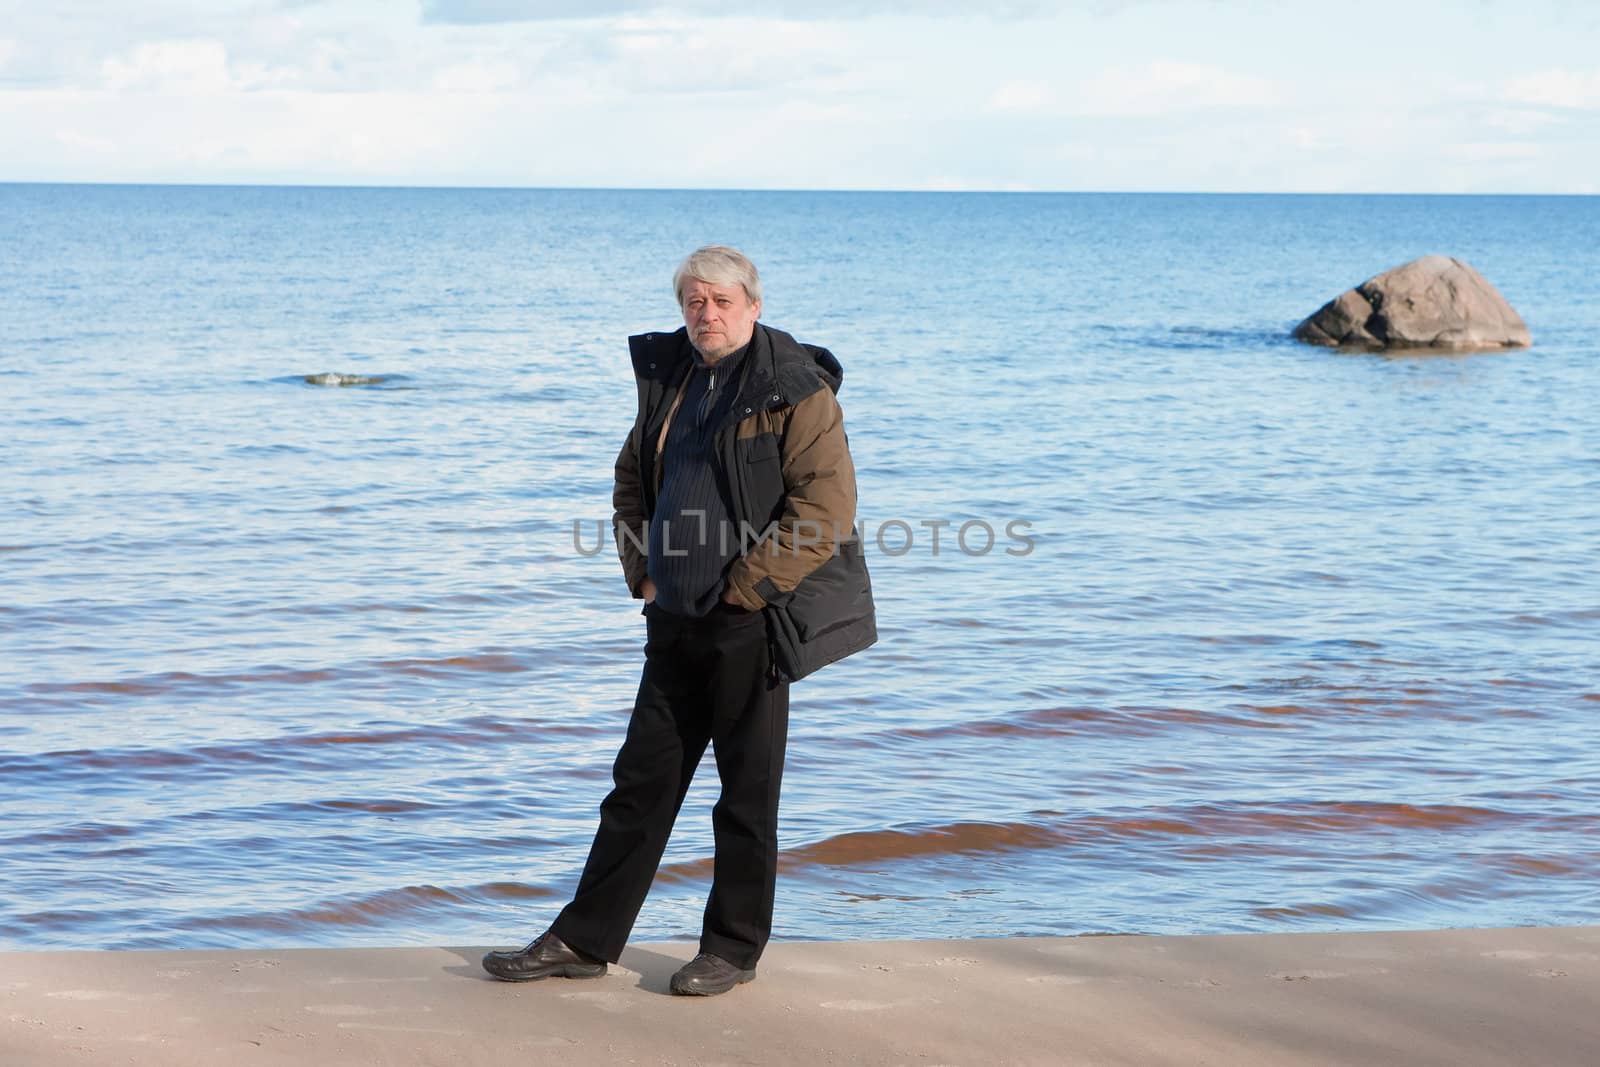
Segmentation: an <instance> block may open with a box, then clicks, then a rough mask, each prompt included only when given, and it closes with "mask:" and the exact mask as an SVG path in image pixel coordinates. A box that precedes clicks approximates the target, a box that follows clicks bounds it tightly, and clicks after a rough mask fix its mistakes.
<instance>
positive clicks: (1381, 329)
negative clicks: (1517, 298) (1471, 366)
mask: <svg viewBox="0 0 1600 1067" xmlns="http://www.w3.org/2000/svg"><path fill="white" fill-rule="evenodd" d="M1294 336H1295V338H1296V339H1297V340H1300V341H1305V342H1307V343H1308V344H1313V345H1338V346H1341V347H1345V346H1348V347H1353V348H1367V349H1393V348H1411V349H1417V348H1433V349H1441V350H1444V351H1449V352H1475V351H1483V350H1485V349H1494V348H1527V347H1528V346H1529V345H1531V344H1532V343H1533V338H1532V337H1530V336H1529V335H1528V327H1527V325H1526V324H1525V323H1524V322H1523V321H1522V316H1521V315H1518V314H1517V313H1516V311H1515V310H1513V309H1512V307H1511V305H1510V304H1508V303H1506V298H1505V297H1503V296H1501V295H1500V293H1499V291H1498V290H1496V289H1495V287H1494V286H1492V285H1490V284H1489V283H1488V282H1487V281H1485V280H1484V277H1483V275H1481V274H1479V273H1478V272H1477V271H1475V270H1473V269H1472V268H1471V267H1470V266H1468V265H1467V264H1465V263H1463V262H1461V261H1460V260H1459V259H1452V258H1451V257H1449V256H1423V257H1422V258H1421V259H1414V260H1412V261H1411V262H1410V263H1407V264H1405V265H1404V266H1400V267H1396V268H1394V269H1393V270H1388V271H1384V272H1383V273H1382V274H1380V275H1378V276H1377V277H1376V278H1369V279H1368V280H1367V281H1364V282H1362V283H1361V284H1360V285H1358V286H1356V287H1355V288H1354V289H1351V290H1349V291H1348V292H1345V293H1342V294H1340V295H1339V296H1338V297H1337V298H1335V299H1333V300H1330V301H1329V302H1328V303H1326V304H1324V305H1322V310H1320V311H1318V312H1317V313H1316V314H1315V315H1313V316H1311V317H1310V318H1309V319H1307V320H1306V321H1304V322H1302V323H1301V324H1300V325H1299V326H1296V327H1295V329H1294Z"/></svg>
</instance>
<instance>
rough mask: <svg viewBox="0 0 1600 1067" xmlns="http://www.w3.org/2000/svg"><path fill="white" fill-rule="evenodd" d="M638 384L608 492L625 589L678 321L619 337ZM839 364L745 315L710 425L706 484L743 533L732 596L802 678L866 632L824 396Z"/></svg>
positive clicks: (845, 492)
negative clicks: (668, 327)
mask: <svg viewBox="0 0 1600 1067" xmlns="http://www.w3.org/2000/svg"><path fill="white" fill-rule="evenodd" d="M628 348H629V352H630V354H631V355H632V358H633V371H634V376H635V378H636V379H637V382H638V387H639V410H638V414H637V415H636V416H635V418H634V423H633V429H632V430H631V431H630V432H629V434H628V438H627V440H626V441H625V442H623V446H622V451H621V452H620V453H619V454H618V456H617V464H616V487H615V489H614V491H613V493H612V505H613V508H614V515H613V523H614V529H615V531H616V541H617V553H618V555H619V556H620V557H621V559H622V570H623V574H624V575H625V577H626V578H627V582H628V588H629V589H630V590H631V591H632V592H633V595H634V596H636V597H639V596H642V595H643V593H642V592H641V588H642V586H643V584H644V579H645V577H646V564H647V561H646V559H645V555H644V552H643V551H642V548H641V546H642V545H644V544H645V543H646V533H647V529H646V526H647V524H648V523H649V521H650V519H651V516H652V515H653V514H654V512H655V502H656V494H657V492H658V491H659V489H660V487H661V470H660V465H659V464H658V463H657V462H656V460H657V457H658V456H659V454H660V452H661V448H662V444H663V442H665V440H666V437H667V429H668V427H669V426H670V425H671V421H672V417H673V415H674V414H675V413H676V411H677V408H678V401H679V400H680V399H681V398H682V392H683V385H684V382H685V381H687V379H688V376H689V372H690V368H691V366H692V359H691V349H690V346H689V336H688V331H687V330H685V329H682V328H680V329H678V330H675V331H673V332H672V333H646V334H639V335H637V336H635V337H630V338H628ZM843 377H844V370H843V368H842V367H840V365H839V361H838V360H837V359H835V358H834V357H833V354H832V353H831V352H829V351H828V350H827V349H825V348H818V347H817V346H815V345H804V344H801V343H799V342H797V341H796V340H795V339H794V338H793V337H791V336H789V335H788V334H787V333H784V332H783V331H782V330H775V329H772V328H771V327H769V326H765V325H763V324H761V323H757V324H756V327H755V331H754V333H753V334H752V335H751V339H750V349H749V351H748V352H747V353H746V355H745V358H744V366H743V367H742V368H741V381H740V382H739V385H738V392H737V394H736V396H735V399H734V403H733V407H732V409H731V410H730V411H729V413H728V415H727V418H726V419H725V420H724V422H723V423H722V424H721V425H719V426H717V427H716V429H715V434H716V444H715V447H714V449H713V452H714V456H715V460H714V462H715V465H716V468H717V470H716V474H717V482H718V486H719V488H720V489H721V490H722V492H723V493H724V495H725V498H726V500H727V504H728V509H729V514H730V515H732V516H733V519H734V521H735V522H736V523H738V524H739V525H740V528H741V530H742V531H744V532H746V533H747V534H748V535H749V536H748V537H747V539H746V540H745V542H744V545H743V554H742V555H741V556H740V557H739V558H738V559H736V560H734V562H733V563H732V565H731V566H730V567H729V569H728V572H727V584H728V588H729V589H730V590H731V591H732V594H733V596H734V597H735V598H737V600H738V601H739V603H740V604H741V605H742V606H744V607H745V608H747V609H749V610H751V611H758V610H759V611H762V612H763V613H764V614H765V615H766V619H767V633H768V636H769V638H770V640H771V643H772V649H773V658H774V662H775V663H776V664H777V667H778V669H779V671H780V672H781V673H782V674H783V675H784V676H785V677H787V678H789V679H790V680H794V679H798V678H802V677H804V676H805V675H807V674H810V673H811V672H812V671H814V670H816V669H818V668H819V667H823V666H825V665H827V664H829V663H832V662H834V661H835V660H839V659H843V658H844V657H845V656H848V655H850V654H852V653H854V652H859V651H860V650H861V649H863V648H866V647H867V646H868V645H870V644H872V643H873V642H874V641H876V640H877V623H876V618H875V615H874V610H873V604H872V584H871V580H870V579H869V577H868V575H867V566H866V560H865V558H864V556H863V555H862V551H861V541H860V538H859V537H857V536H856V531H855V509H856V477H855V465H854V464H853V463H852V462H851V459H850V445H849V441H848V439H847V438H846V436H845V431H844V418H843V415H842V413H841V411H840V409H839V402H838V400H836V399H835V397H834V394H835V393H836V392H837V391H838V389H839V384H840V382H841V380H842V379H843Z"/></svg>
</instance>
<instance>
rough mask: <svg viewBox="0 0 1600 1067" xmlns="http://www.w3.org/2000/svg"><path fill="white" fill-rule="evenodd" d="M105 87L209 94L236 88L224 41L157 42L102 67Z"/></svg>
mask: <svg viewBox="0 0 1600 1067" xmlns="http://www.w3.org/2000/svg"><path fill="white" fill-rule="evenodd" d="M100 74H101V77H102V79H103V80H104V85H105V88H107V89H109V90H111V91H112V92H127V91H129V90H146V91H148V90H170V91H173V92H180V93H206V92H217V91H220V90H227V89H232V88H234V87H235V82H234V78H233V75H232V74H231V73H230V72H229V70H228V50H227V48H225V47H224V46H223V44H222V42H221V41H158V42H154V43H150V44H141V45H139V46H138V47H136V48H134V49H133V51H132V52H130V53H128V54H127V55H126V56H122V57H119V56H113V57H112V58H110V59H107V60H106V61H105V62H104V63H102V64H101V65H100Z"/></svg>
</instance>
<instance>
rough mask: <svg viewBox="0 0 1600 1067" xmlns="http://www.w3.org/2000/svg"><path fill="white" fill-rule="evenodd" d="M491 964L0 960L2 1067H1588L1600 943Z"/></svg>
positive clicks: (276, 958) (1580, 938)
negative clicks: (534, 966)
mask: <svg viewBox="0 0 1600 1067" xmlns="http://www.w3.org/2000/svg"><path fill="white" fill-rule="evenodd" d="M482 951H483V949H482V948H481V947H478V946H474V947H470V948H467V947H463V948H393V949H294V950H287V951H261V952H223V951H195V952H182V951H168V952H14V953H6V954H0V1004H3V1007H0V1064H4V1065H5V1067H54V1065H56V1064H77V1063H96V1064H132V1065H138V1067H184V1065H191V1064H193V1065H202V1064H203V1065H207V1067H210V1065H214V1064H217V1063H227V1064H241V1065H249V1064H323V1063H327V1064H335V1063H337V1064H341V1065H343V1064H390V1065H403V1064H404V1065H408V1064H459V1063H468V1062H480V1063H486V1062H497V1063H498V1062H506V1063H519V1064H531V1063H572V1064H612V1063H641V1064H817V1063H826V1064H857V1063H860V1064H921V1065H931V1064H995V1063H1008V1064H1139V1065H1149V1064H1227V1065H1233V1067H1243V1065H1251V1064H1261V1065H1267V1064H1301V1063H1306V1064H1369V1065H1370V1064H1451V1065H1458V1067H1459V1065H1466V1064H1485V1065H1488V1064H1508V1063H1537V1064H1541V1065H1547V1067H1549V1065H1564V1064H1573V1065H1577V1064H1585V1065H1587V1064H1592V1063H1593V1062H1595V1050H1596V1049H1597V1048H1600V1012H1597V1011H1596V1005H1600V927H1593V926H1586V927H1566V928H1519V929H1501V930H1446V931H1426V932H1403V933H1392V932H1391V933H1335V934H1282V935H1227V936H1192V937H1143V936H1126V937H1080V938H1012V939H994V940H973V941H900V942H845V943H815V942H797V943H777V944H774V945H773V946H772V947H771V948H770V949H769V950H768V953H767V956H766V958H765V960H764V961H763V964H762V967H761V975H760V977H759V978H758V980H757V981H756V982H754V983H753V984H750V985H747V986H743V987H741V988H739V989H736V990H734V991H733V992H731V993H729V994H727V995H724V996H722V997H717V998H712V999H706V1000H698V999H692V998H680V997H673V996H671V995H669V994H668V993H667V979H668V976H669V975H670V974H671V973H672V971H673V970H674V969H675V968H677V967H678V966H679V965H680V964H681V962H682V961H684V960H685V959H687V958H689V957H690V956H691V955H692V954H693V946H691V945H684V944H654V945H640V946H637V947H634V948H631V949H630V950H629V951H628V952H627V953H626V955H625V956H624V957H623V961H622V966H620V967H613V968H612V970H611V973H610V974H608V975H607V976H606V977H604V978H600V979H596V980H592V981H581V982H579V981H567V980H550V981H545V982H537V983H529V984H524V985H511V984H504V983H499V982H494V981H491V980H489V979H488V978H486V977H485V976H484V975H483V974H482V972H481V971H480V970H479V969H478V964H477V960H478V957H479V956H480V955H481V953H482Z"/></svg>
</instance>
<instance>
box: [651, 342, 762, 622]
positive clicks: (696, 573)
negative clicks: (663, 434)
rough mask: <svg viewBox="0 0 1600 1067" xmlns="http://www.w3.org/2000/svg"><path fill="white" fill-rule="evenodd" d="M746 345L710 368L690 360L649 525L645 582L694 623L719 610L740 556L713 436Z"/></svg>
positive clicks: (660, 601)
mask: <svg viewBox="0 0 1600 1067" xmlns="http://www.w3.org/2000/svg"><path fill="white" fill-rule="evenodd" d="M749 349H750V346H749V345H746V346H745V347H744V348H741V349H739V350H738V351H737V352H734V353H732V354H730V355H727V356H724V357H723V358H722V359H721V360H719V361H718V362H717V364H716V366H714V367H707V366H706V365H705V363H704V362H703V361H702V360H701V359H700V354H699V353H698V352H696V353H695V354H694V365H693V367H692V368H691V369H690V371H689V380H688V382H687V383H686V384H685V386H684V393H683V402H682V403H681V404H679V405H678V411H677V414H675V415H674V416H673V417H672V426H671V427H670V428H669V429H668V431H667V441H666V445H665V446H664V447H663V448H662V450H661V455H660V457H659V458H658V460H657V462H659V463H660V464H661V491H660V493H659V494H658V495H657V497H656V508H655V515H654V517H653V518H652V519H651V522H650V546H649V553H650V555H649V569H650V580H651V581H653V582H654V583H655V586H656V600H655V602H656V604H657V605H659V606H660V607H661V608H663V609H665V610H667V611H670V612H672V613H673V614H675V615H689V616H694V617H699V616H703V615H706V614H708V613H709V612H710V611H711V609H712V608H714V607H716V605H717V601H718V600H719V599H720V598H721V596H722V589H723V574H724V572H725V571H726V570H727V569H728V564H729V563H732V562H733V560H734V559H735V558H736V557H737V556H738V555H739V538H738V528H737V525H736V524H735V523H734V522H733V520H732V516H731V513H730V512H729V509H728V501H727V495H726V493H725V492H724V490H723V487H722V486H721V484H720V483H719V481H718V476H717V469H716V464H715V462H714V460H713V455H712V446H713V442H714V439H715V431H716V428H717V426H719V425H720V424H721V422H722V420H723V419H724V418H726V417H727V415H728V412H729V411H730V410H732V407H733V401H734V399H735V397H736V395H737V394H738V392H739V372H740V371H741V370H742V369H743V366H744V361H745V355H746V353H747V352H748V351H749Z"/></svg>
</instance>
